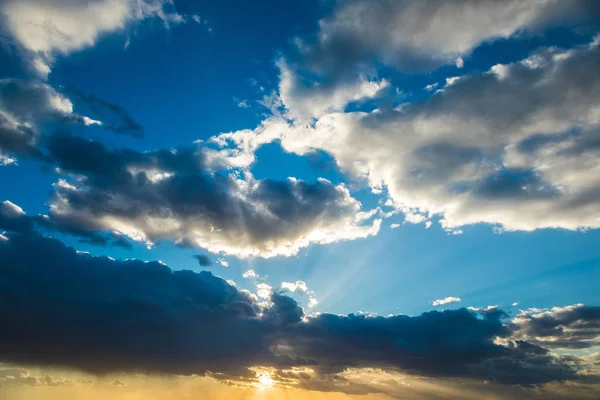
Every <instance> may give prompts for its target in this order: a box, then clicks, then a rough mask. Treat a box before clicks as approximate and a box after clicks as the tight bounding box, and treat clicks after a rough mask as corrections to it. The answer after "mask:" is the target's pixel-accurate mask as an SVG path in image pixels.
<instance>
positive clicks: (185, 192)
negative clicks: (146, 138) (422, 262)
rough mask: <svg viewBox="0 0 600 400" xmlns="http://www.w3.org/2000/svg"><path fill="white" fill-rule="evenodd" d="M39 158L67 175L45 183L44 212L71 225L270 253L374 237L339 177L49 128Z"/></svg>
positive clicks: (374, 224) (374, 222)
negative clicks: (243, 165) (239, 167)
mask: <svg viewBox="0 0 600 400" xmlns="http://www.w3.org/2000/svg"><path fill="white" fill-rule="evenodd" d="M47 157H49V158H50V159H51V160H52V161H53V162H54V163H55V165H56V166H57V167H58V168H59V170H60V171H61V173H63V174H67V176H70V177H71V178H70V179H66V180H60V181H59V182H58V183H57V184H55V185H54V188H55V194H54V196H53V199H52V200H51V202H50V212H49V217H48V219H47V220H48V221H49V222H51V223H52V224H54V225H55V226H58V227H62V228H63V229H69V230H71V231H79V232H90V233H92V232H102V231H111V232H118V233H120V234H122V235H126V236H128V237H130V238H131V239H133V240H137V241H143V242H146V243H148V244H152V243H154V242H156V241H159V240H172V241H173V242H175V243H177V244H179V245H181V246H195V247H202V248H205V249H207V250H208V251H210V252H213V253H219V252H223V253H227V254H232V255H236V256H239V257H248V256H260V257H272V256H276V255H287V256H289V255H294V254H296V253H297V252H298V250H299V249H300V248H303V247H306V246H308V245H310V244H311V243H322V244H325V243H332V242H335V241H338V240H349V239H356V238H361V237H367V236H369V235H374V234H376V233H377V232H378V230H379V227H380V224H381V220H380V219H376V218H374V211H371V212H363V211H362V210H361V203H360V202H359V201H357V200H356V199H354V198H353V197H352V196H351V195H350V192H349V190H348V189H347V188H346V187H345V186H344V185H342V184H339V185H334V184H332V183H331V182H329V181H327V180H325V179H319V180H318V181H316V182H314V183H308V182H304V181H300V180H297V179H288V180H287V181H275V180H270V179H263V180H258V179H255V178H254V177H253V176H252V175H251V174H250V173H244V174H239V175H238V174H235V173H230V172H228V171H227V170H225V171H212V170H211V169H210V168H209V166H207V165H206V161H207V160H206V156H205V155H204V153H203V149H202V148H200V147H197V148H196V147H189V148H181V149H173V150H158V151H154V152H147V153H141V152H137V151H133V150H127V149H124V150H113V149H110V148H107V147H106V146H104V145H102V144H100V143H98V142H94V141H90V140H87V139H83V138H79V137H75V136H71V135H66V134H55V135H52V136H50V137H49V138H48V145H47Z"/></svg>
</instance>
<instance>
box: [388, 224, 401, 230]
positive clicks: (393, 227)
mask: <svg viewBox="0 0 600 400" xmlns="http://www.w3.org/2000/svg"><path fill="white" fill-rule="evenodd" d="M390 228H392V229H396V228H400V224H390Z"/></svg>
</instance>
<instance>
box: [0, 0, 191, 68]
mask: <svg viewBox="0 0 600 400" xmlns="http://www.w3.org/2000/svg"><path fill="white" fill-rule="evenodd" d="M172 4H173V2H172V1H171V0H91V1H81V0H6V1H3V2H2V3H1V5H0V13H1V15H2V17H3V18H2V19H3V22H4V26H5V28H4V29H5V30H6V31H7V34H8V35H10V36H11V37H12V38H13V39H14V40H15V42H16V43H17V44H18V45H19V46H20V47H21V48H22V49H23V52H24V53H25V54H26V56H27V57H28V58H29V59H30V64H31V68H32V70H33V71H34V72H36V73H37V75H38V76H40V77H42V78H46V77H47V76H48V74H49V73H50V72H51V65H52V63H53V61H54V60H55V58H56V57H57V56H60V55H67V54H69V53H72V52H75V51H79V50H82V49H84V48H87V47H92V46H94V44H95V43H96V42H97V41H98V39H99V37H101V36H102V35H105V34H108V33H111V32H119V31H123V30H125V29H126V28H127V27H128V26H129V25H130V24H133V23H137V22H140V21H142V20H144V19H151V18H157V19H160V20H162V21H163V22H164V23H165V25H168V24H172V23H180V22H184V21H185V18H184V17H183V16H181V15H179V14H177V13H175V12H170V11H168V10H169V9H171V8H172Z"/></svg>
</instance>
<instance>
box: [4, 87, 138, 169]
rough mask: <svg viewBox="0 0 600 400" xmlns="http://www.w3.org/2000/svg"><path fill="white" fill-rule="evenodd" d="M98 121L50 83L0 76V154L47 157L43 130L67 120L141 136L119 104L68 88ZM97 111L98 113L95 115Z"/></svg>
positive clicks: (68, 123)
mask: <svg viewBox="0 0 600 400" xmlns="http://www.w3.org/2000/svg"><path fill="white" fill-rule="evenodd" d="M70 93H72V94H73V95H74V96H75V98H77V99H78V100H79V102H80V103H85V105H86V106H87V108H89V109H90V111H92V112H93V113H94V115H93V116H94V117H95V118H103V119H104V120H103V121H98V120H95V119H92V118H90V117H87V116H84V115H81V114H78V113H75V112H74V110H73V108H74V106H73V103H72V102H71V100H70V99H69V98H67V97H66V95H65V93H62V92H61V91H60V90H57V89H55V88H53V87H52V86H50V85H48V84H46V83H43V82H39V81H35V80H22V79H11V78H7V79H0V156H10V155H15V156H27V157H33V158H37V159H41V160H44V161H48V160H47V159H46V158H45V156H44V154H43V148H44V146H45V144H44V135H43V134H44V132H45V131H46V130H50V129H54V128H56V127H57V126H59V127H61V126H68V125H70V124H80V125H86V126H87V125H92V124H97V125H102V126H103V127H104V128H105V129H108V130H111V131H113V132H115V133H125V134H131V135H134V136H142V135H143V128H142V127H141V126H140V125H139V124H138V123H137V122H135V120H133V118H132V117H131V116H130V115H129V114H128V113H127V112H126V111H125V110H124V109H122V108H121V107H119V106H116V105H114V104H111V103H108V102H106V101H104V100H102V99H99V98H98V97H95V96H92V95H83V94H81V93H80V92H79V91H77V90H76V89H71V90H70ZM96 115H97V116H96Z"/></svg>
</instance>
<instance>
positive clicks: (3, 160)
mask: <svg viewBox="0 0 600 400" xmlns="http://www.w3.org/2000/svg"><path fill="white" fill-rule="evenodd" d="M16 162H17V160H16V159H14V158H12V157H9V156H5V155H2V154H0V167H5V166H7V165H11V164H15V163H16Z"/></svg>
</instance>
